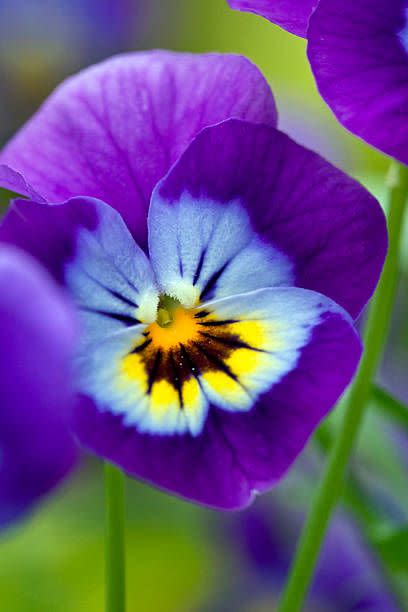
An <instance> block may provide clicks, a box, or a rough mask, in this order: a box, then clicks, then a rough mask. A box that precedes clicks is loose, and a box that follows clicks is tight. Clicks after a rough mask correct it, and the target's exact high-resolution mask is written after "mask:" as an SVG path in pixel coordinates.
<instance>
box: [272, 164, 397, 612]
mask: <svg viewBox="0 0 408 612" xmlns="http://www.w3.org/2000/svg"><path fill="white" fill-rule="evenodd" d="M407 193H408V168H407V167H405V166H400V165H397V164H396V163H393V164H392V166H391V169H390V175H389V200H390V201H389V210H388V233H389V247H388V256H387V260H386V263H385V266H384V270H383V274H382V276H381V280H380V283H379V285H378V289H377V291H376V294H375V297H374V299H373V301H372V303H371V307H370V309H369V313H368V318H367V324H366V328H365V333H364V340H365V351H364V354H363V357H362V359H361V362H360V366H359V369H358V372H357V375H356V377H355V379H354V383H353V385H352V387H351V389H350V392H349V395H348V398H347V402H346V407H345V413H344V420H343V424H342V427H341V430H340V432H339V434H338V437H337V439H336V441H335V443H334V445H333V448H332V450H331V452H330V455H329V457H328V460H327V465H326V469H325V472H324V475H323V478H322V480H321V482H320V484H319V486H318V488H317V491H316V494H315V497H314V499H313V501H312V506H311V510H310V513H309V516H308V518H307V520H306V523H305V526H304V529H303V532H302V535H301V537H300V540H299V544H298V548H297V551H296V555H295V559H294V562H293V565H292V568H291V570H290V575H289V578H288V581H287V584H286V587H285V590H284V592H283V595H282V599H281V602H280V605H279V608H278V610H279V612H298V611H299V610H301V609H302V605H303V601H304V599H305V597H306V594H307V591H308V588H309V585H310V581H311V579H312V576H313V573H314V570H315V566H316V562H317V559H318V556H319V551H320V547H321V545H322V542H323V539H324V535H325V532H326V529H327V527H328V523H329V520H330V516H331V514H332V512H333V510H334V507H335V505H336V503H337V501H338V499H339V496H340V494H341V491H342V487H343V484H344V479H345V474H346V470H347V465H348V462H349V458H350V455H351V451H352V449H353V446H354V444H355V442H356V438H357V435H358V432H359V430H360V426H361V423H362V418H363V413H364V409H365V407H366V405H367V403H368V399H369V396H370V391H371V385H372V381H373V378H374V375H375V373H376V370H377V367H378V364H379V361H380V359H381V356H382V353H383V349H384V345H385V341H386V339H387V335H388V331H389V324H390V319H391V315H392V310H393V304H394V299H395V293H396V287H397V280H398V258H399V252H400V242H401V235H402V225H403V218H404V209H405V202H406V199H407Z"/></svg>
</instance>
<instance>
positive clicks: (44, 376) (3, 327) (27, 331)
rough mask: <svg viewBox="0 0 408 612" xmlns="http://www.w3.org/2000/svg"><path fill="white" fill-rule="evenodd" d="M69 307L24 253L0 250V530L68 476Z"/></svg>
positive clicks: (71, 327)
mask: <svg viewBox="0 0 408 612" xmlns="http://www.w3.org/2000/svg"><path fill="white" fill-rule="evenodd" d="M75 332H76V324H75V321H74V313H73V309H72V306H71V305H70V304H69V303H68V301H67V298H66V296H65V295H63V292H62V291H61V289H60V288H59V287H57V286H56V284H55V282H54V281H53V280H52V279H51V278H50V277H49V275H48V274H47V273H46V271H45V270H43V269H42V268H41V266H40V265H39V264H38V262H36V261H35V260H33V259H32V258H31V257H29V256H28V255H27V254H26V253H23V252H20V251H18V250H16V249H15V248H13V247H10V246H5V245H1V246H0V406H1V409H0V527H1V528H2V527H5V526H8V525H9V524H10V523H12V522H13V521H14V520H16V519H17V518H18V517H20V516H21V515H22V514H23V513H24V512H26V511H27V510H29V509H30V508H31V506H32V504H33V503H34V502H35V501H37V500H38V499H39V498H41V497H42V496H43V495H44V494H45V493H47V492H48V491H49V490H51V489H52V488H53V487H54V486H55V485H56V484H57V483H58V482H59V481H60V480H61V478H63V477H64V476H65V475H66V474H67V473H68V471H69V470H70V468H71V466H72V464H73V462H74V458H75V447H74V441H73V438H72V435H71V433H70V431H69V418H70V412H71V410H72V409H73V406H74V401H75V397H74V390H73V376H72V374H73V372H72V357H73V350H74V340H75Z"/></svg>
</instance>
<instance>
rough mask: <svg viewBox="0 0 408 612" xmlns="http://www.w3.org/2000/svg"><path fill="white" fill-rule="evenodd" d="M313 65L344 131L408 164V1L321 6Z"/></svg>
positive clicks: (324, 0)
mask: <svg viewBox="0 0 408 612" xmlns="http://www.w3.org/2000/svg"><path fill="white" fill-rule="evenodd" d="M308 39H309V46H308V55H309V60H310V63H311V66H312V69H313V72H314V75H315V78H316V82H317V85H318V87H319V90H320V93H321V95H322V96H323V98H324V99H325V100H326V102H327V103H328V105H329V106H330V108H331V109H332V111H333V112H334V114H335V115H336V117H337V118H338V119H339V121H340V122H341V123H343V125H345V126H346V127H347V128H348V129H349V130H351V131H352V132H353V133H354V134H356V135H357V136H360V137H361V138H363V139H364V140H366V141H367V142H368V143H369V144H371V145H373V146H375V147H377V148H379V149H380V150H382V151H384V152H385V153H387V154H389V155H392V156H393V157H395V158H397V159H398V160H400V161H402V162H403V163H405V164H407V163H408V121H407V116H408V0H376V1H375V2H373V1H372V0H359V2H355V1H353V0H321V1H320V2H319V5H318V7H317V9H316V11H315V13H314V15H313V16H312V18H311V20H310V28H309V32H308Z"/></svg>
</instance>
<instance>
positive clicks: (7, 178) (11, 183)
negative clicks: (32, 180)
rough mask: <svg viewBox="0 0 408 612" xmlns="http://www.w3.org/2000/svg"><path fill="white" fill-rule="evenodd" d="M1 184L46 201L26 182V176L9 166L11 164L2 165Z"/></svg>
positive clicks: (0, 172) (19, 192)
mask: <svg viewBox="0 0 408 612" xmlns="http://www.w3.org/2000/svg"><path fill="white" fill-rule="evenodd" d="M0 185H1V187H3V189H8V190H9V191H13V192H14V193H18V194H19V195H22V196H27V197H29V198H33V199H34V200H37V201H38V202H43V201H45V200H44V199H43V198H42V197H41V196H40V195H39V194H38V193H37V192H36V191H35V189H33V188H32V187H31V185H29V184H28V183H27V182H26V180H25V178H24V177H23V176H22V175H21V174H20V173H19V172H16V171H15V170H13V169H12V168H9V166H5V165H0Z"/></svg>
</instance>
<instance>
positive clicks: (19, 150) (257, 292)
mask: <svg viewBox="0 0 408 612" xmlns="http://www.w3.org/2000/svg"><path fill="white" fill-rule="evenodd" d="M228 117H230V118H229V119H228ZM275 119H276V115H275V107H274V103H273V98H272V96H271V93H270V91H269V89H268V88H267V86H266V85H265V82H264V80H263V79H262V77H261V76H260V75H259V73H258V71H257V70H256V69H255V68H254V67H253V66H251V65H250V64H249V63H248V62H246V61H245V60H244V59H242V58H237V57H231V56H216V55H209V56H186V55H177V54H167V53H163V52H160V53H152V54H150V53H146V54H141V55H138V54H134V55H128V56H123V57H117V58H114V59H112V60H110V61H107V62H105V63H103V64H101V65H99V66H96V67H93V68H91V69H89V70H87V71H85V72H83V73H81V74H80V75H78V76H76V77H73V78H71V79H70V80H68V82H67V83H65V84H64V85H62V86H61V87H60V88H59V89H58V90H57V91H56V93H54V94H53V95H52V96H51V98H50V99H49V100H48V101H47V102H46V103H45V105H44V106H43V107H42V108H41V109H40V111H39V112H38V113H37V115H35V116H34V117H33V118H32V120H31V121H30V122H29V123H28V124H27V125H26V126H25V127H23V129H22V130H21V131H20V132H19V134H17V136H16V137H15V138H14V139H13V140H12V141H11V142H10V143H9V145H8V146H7V147H6V148H5V150H4V151H3V153H2V155H1V158H0V161H1V162H3V163H4V164H8V166H9V167H5V166H3V168H2V176H3V184H4V185H6V186H8V187H9V188H10V187H12V186H13V185H14V189H15V190H16V191H20V193H21V192H23V193H24V194H25V195H28V196H29V197H30V200H29V201H24V200H17V201H15V203H14V205H13V206H12V207H11V209H10V211H9V213H8V215H7V217H6V218H5V220H4V222H3V225H2V227H1V230H0V239H1V240H3V241H6V242H12V243H16V244H18V245H19V246H21V247H22V248H25V249H27V250H28V251H29V252H30V253H32V254H33V255H34V256H36V257H38V258H39V259H40V260H41V261H42V262H43V263H44V264H45V265H46V266H47V267H48V269H49V270H50V271H51V273H52V274H53V275H54V277H55V278H56V279H57V280H58V281H59V282H60V283H62V284H63V285H64V286H65V287H66V288H67V289H68V291H69V293H70V294H71V296H72V297H73V299H74V300H75V302H76V304H77V306H78V308H79V309H80V311H81V313H82V323H83V325H82V338H81V342H80V345H79V347H78V351H77V357H76V370H77V389H78V392H79V393H80V394H81V397H82V402H81V403H80V405H79V406H78V409H77V410H76V424H75V428H76V433H77V435H78V437H79V439H80V440H81V442H82V443H83V444H84V445H85V446H86V447H87V448H89V449H92V450H93V451H95V452H96V453H97V454H99V455H101V456H103V457H105V458H107V459H109V460H111V461H113V462H115V463H117V464H118V465H120V466H121V467H123V468H124V469H125V470H126V471H127V472H128V473H130V474H131V475H133V476H136V477H139V478H142V479H144V480H146V481H148V482H151V483H153V484H155V485H157V486H159V487H161V488H164V489H166V490H168V491H171V492H174V493H177V494H179V495H182V496H184V497H186V498H188V499H190V500H194V501H197V502H200V503H204V504H207V505H211V506H214V507H217V508H225V509H232V508H240V507H242V506H245V505H247V504H248V503H249V502H250V501H251V500H252V498H253V496H254V494H255V493H256V492H261V491H264V490H267V489H269V488H270V487H271V486H272V485H273V484H274V483H275V482H276V481H278V480H279V479H280V478H281V477H282V476H283V474H284V473H285V472H286V470H287V469H288V468H289V466H290V465H291V463H292V462H293V461H294V459H295V458H296V456H297V455H298V454H299V452H300V451H301V450H302V448H303V446H304V445H305V443H306V441H307V439H308V438H309V436H310V434H311V433H312V432H313V430H314V429H315V427H316V426H317V424H318V423H319V422H320V420H321V419H322V418H323V417H324V416H325V414H326V413H327V412H328V411H329V410H330V408H331V407H332V406H333V405H334V403H335V402H336V400H337V399H338V397H339V396H340V394H341V393H342V392H343V391H344V389H345V387H346V386H347V384H348V383H349V381H350V379H351V377H352V375H353V373H354V371H355V368H356V366H357V363H358V359H359V356H360V352H361V346H360V341H359V339H358V336H357V335H356V332H355V330H354V327H353V318H354V317H356V316H357V315H358V314H359V312H360V311H361V309H362V307H363V306H364V304H365V303H366V302H367V300H368V299H369V298H370V296H371V294H372V292H373V290H374V288H375V285H376V282H377V280H378V277H379V274H380V271H381V267H382V264H383V261H384V257H385V250H386V230H385V222H384V217H383V214H382V211H381V209H380V207H379V205H378V203H377V202H376V201H375V200H374V199H373V198H372V197H371V196H370V195H369V194H368V193H367V192H366V191H365V190H364V189H363V188H362V187H361V186H360V185H358V184H357V183H356V182H355V181H353V180H351V179H350V178H348V177H347V176H345V175H344V174H343V173H342V172H341V171H339V170H337V169H336V168H334V167H333V166H331V165H330V164H329V163H327V162H325V161H324V160H323V159H322V158H320V157H319V156H318V155H316V154H314V153H312V152H310V151H308V150H307V149H304V148H303V147H301V146H299V145H297V144H296V143H295V142H293V141H291V140H290V139H289V138H288V137H287V136H286V135H284V134H282V133H281V132H279V131H278V130H277V129H276V128H275V127H274V123H275ZM211 124H213V125H211ZM205 125H207V126H208V127H205ZM202 128H204V129H202ZM36 194H37V195H36Z"/></svg>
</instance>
